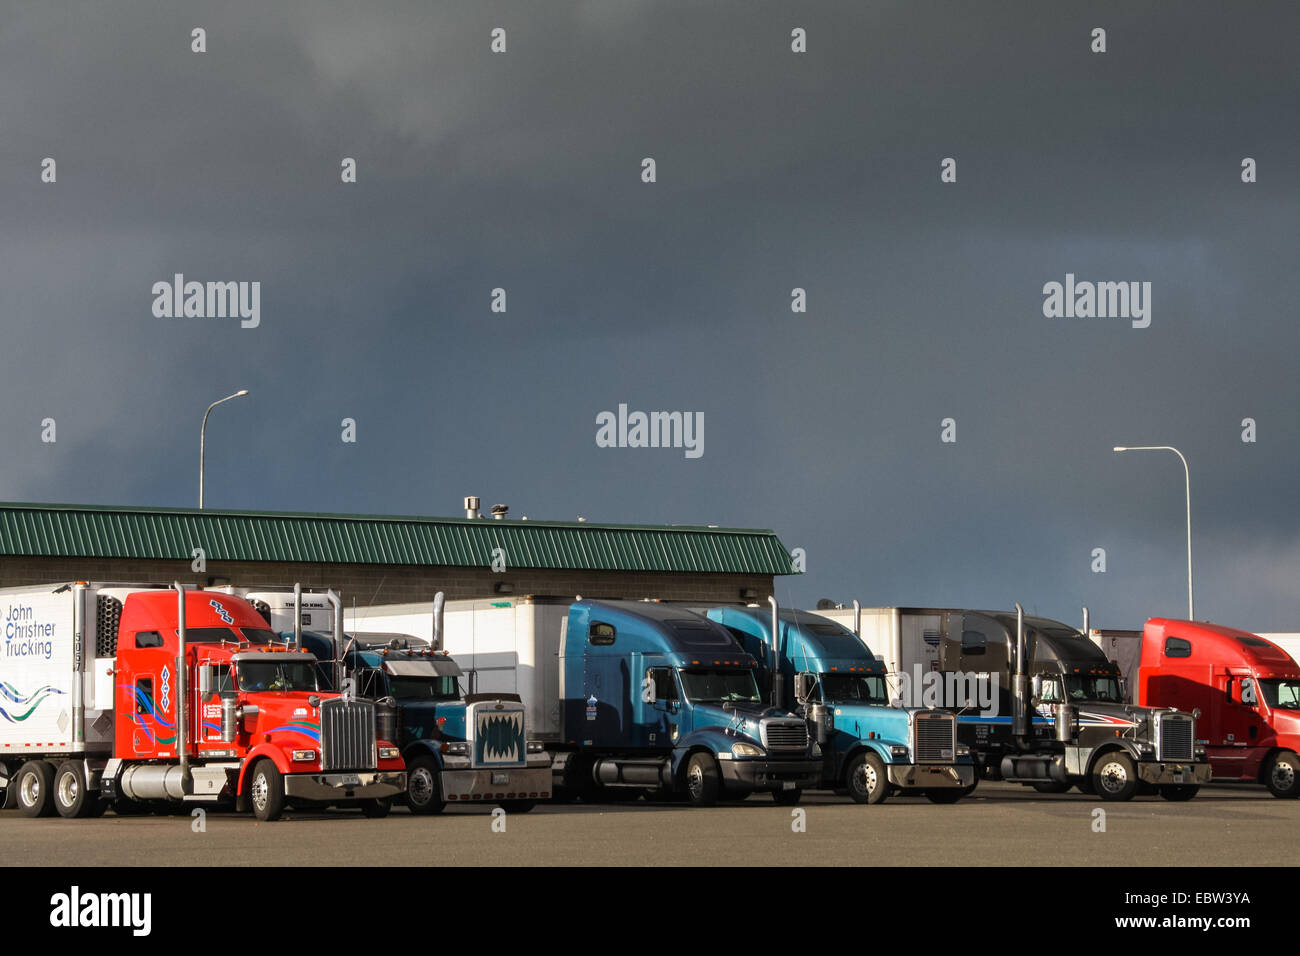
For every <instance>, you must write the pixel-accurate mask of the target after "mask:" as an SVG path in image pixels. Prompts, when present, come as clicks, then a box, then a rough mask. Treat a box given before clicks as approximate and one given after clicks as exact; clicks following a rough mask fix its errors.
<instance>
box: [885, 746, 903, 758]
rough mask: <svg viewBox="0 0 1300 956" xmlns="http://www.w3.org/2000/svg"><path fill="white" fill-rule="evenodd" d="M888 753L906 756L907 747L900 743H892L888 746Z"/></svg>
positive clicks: (893, 755) (895, 755) (894, 755)
mask: <svg viewBox="0 0 1300 956" xmlns="http://www.w3.org/2000/svg"><path fill="white" fill-rule="evenodd" d="M889 754H890V756H891V757H906V756H907V748H906V747H904V746H902V745H901V744H894V745H893V746H892V747H890V748H889Z"/></svg>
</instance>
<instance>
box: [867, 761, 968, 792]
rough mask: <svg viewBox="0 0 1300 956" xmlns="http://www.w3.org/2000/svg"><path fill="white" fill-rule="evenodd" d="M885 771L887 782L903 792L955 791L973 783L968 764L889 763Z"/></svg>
mask: <svg viewBox="0 0 1300 956" xmlns="http://www.w3.org/2000/svg"><path fill="white" fill-rule="evenodd" d="M885 770H886V775H887V776H888V777H889V782H890V783H891V784H893V785H894V786H895V787H900V788H902V789H904V790H943V789H945V788H953V789H956V788H958V787H969V786H970V785H971V784H972V783H974V782H975V768H974V767H973V766H971V765H970V764H962V765H957V764H915V763H902V764H900V763H891V764H887V765H886V767H885Z"/></svg>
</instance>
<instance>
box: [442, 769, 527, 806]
mask: <svg viewBox="0 0 1300 956" xmlns="http://www.w3.org/2000/svg"><path fill="white" fill-rule="evenodd" d="M438 781H439V783H440V784H441V785H442V796H443V799H444V800H446V801H447V802H448V803H483V802H484V801H486V802H488V803H493V802H495V801H498V800H549V799H550V798H551V768H550V765H549V764H548V765H547V766H544V767H508V768H503V769H501V770H444V771H443V772H442V773H441V774H440V775H439V776H438Z"/></svg>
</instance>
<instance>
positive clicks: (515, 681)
mask: <svg viewBox="0 0 1300 956" xmlns="http://www.w3.org/2000/svg"><path fill="white" fill-rule="evenodd" d="M572 603H573V600H572V598H556V599H533V598H497V599H489V600H468V601H448V602H447V603H446V606H445V609H444V612H443V633H442V648H443V649H444V650H446V651H447V652H448V653H449V654H450V655H451V656H452V657H453V658H454V659H455V660H456V661H457V662H458V663H459V664H460V666H461V669H462V670H463V671H464V672H465V674H466V675H467V676H468V677H469V679H470V693H471V694H496V693H506V694H517V695H519V698H520V700H522V701H523V702H524V704H525V706H526V708H527V721H526V723H527V727H528V738H529V739H530V740H541V741H556V740H559V738H560V671H559V651H560V641H561V639H562V635H563V633H564V630H565V628H566V626H567V624H568V614H569V606H570V604H572ZM430 607H431V604H430V603H429V602H420V603H417V604H385V605H375V606H372V607H363V608H357V609H356V610H355V611H349V612H348V615H349V623H350V626H351V629H354V630H357V631H388V632H398V633H403V634H410V635H412V636H413V637H418V638H423V639H424V640H427V641H430V642H432V641H433V639H434V635H433V615H432V614H431V613H430Z"/></svg>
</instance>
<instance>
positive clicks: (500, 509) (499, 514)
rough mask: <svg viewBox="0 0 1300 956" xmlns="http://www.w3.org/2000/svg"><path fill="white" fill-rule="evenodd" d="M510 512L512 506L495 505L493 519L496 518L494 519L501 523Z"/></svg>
mask: <svg viewBox="0 0 1300 956" xmlns="http://www.w3.org/2000/svg"><path fill="white" fill-rule="evenodd" d="M509 511H510V506H509V505H493V506H492V517H494V518H496V519H497V520H498V521H500V520H501V519H502V518H504V517H505V516H506V514H507V513H508V512H509Z"/></svg>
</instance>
